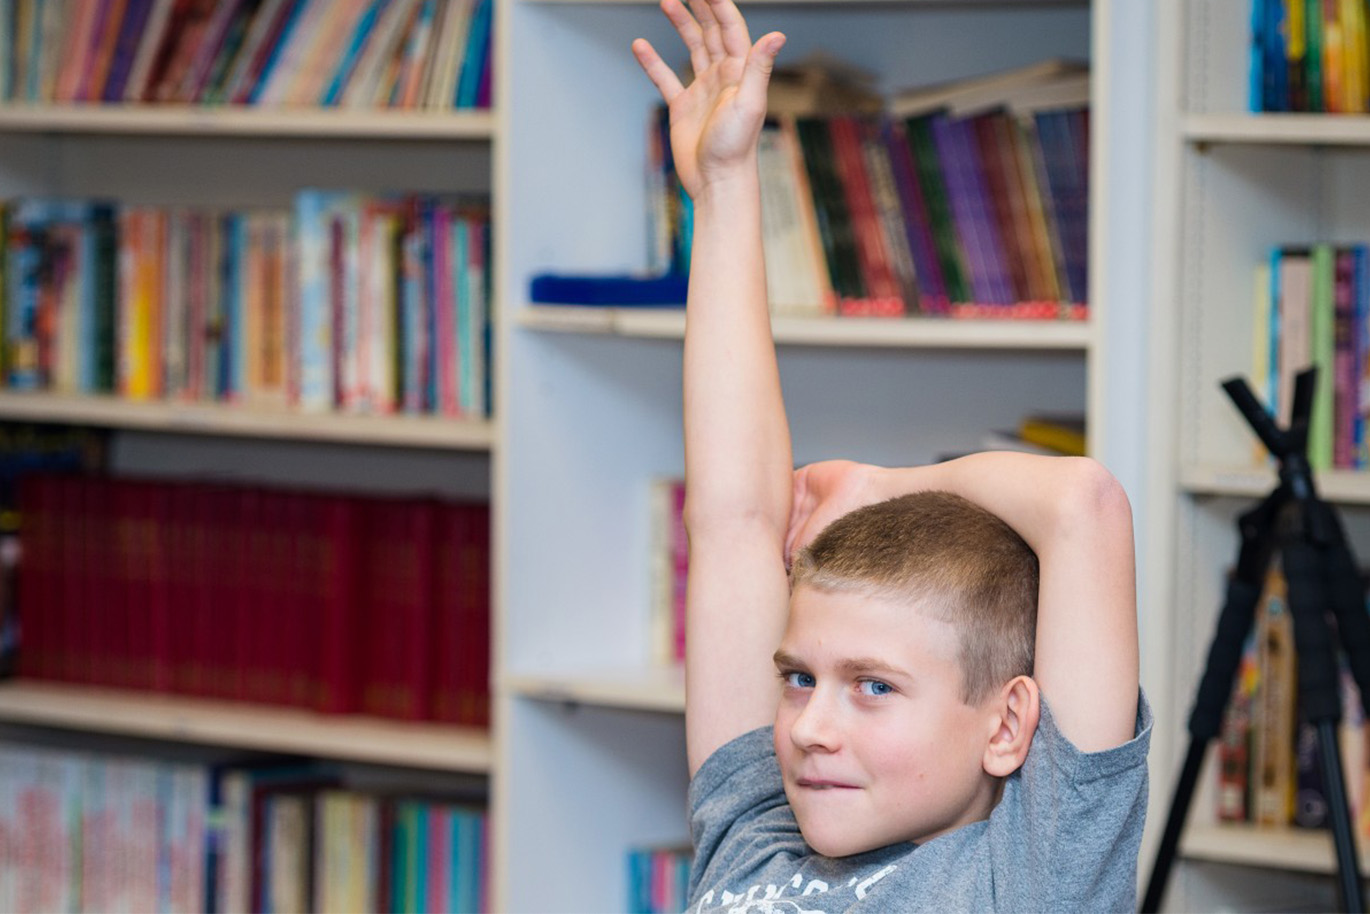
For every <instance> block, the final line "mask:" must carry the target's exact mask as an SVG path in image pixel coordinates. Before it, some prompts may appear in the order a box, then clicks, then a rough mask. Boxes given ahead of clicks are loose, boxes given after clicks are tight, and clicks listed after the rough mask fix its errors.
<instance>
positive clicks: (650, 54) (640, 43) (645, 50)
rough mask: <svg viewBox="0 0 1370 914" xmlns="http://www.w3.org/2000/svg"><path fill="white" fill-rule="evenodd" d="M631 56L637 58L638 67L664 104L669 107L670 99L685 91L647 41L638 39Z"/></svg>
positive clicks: (673, 72)
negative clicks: (654, 87) (658, 93)
mask: <svg viewBox="0 0 1370 914" xmlns="http://www.w3.org/2000/svg"><path fill="white" fill-rule="evenodd" d="M633 56H634V57H636V58H637V62H638V65H639V66H641V67H642V70H643V72H645V73H646V74H647V78H648V79H650V80H651V81H652V85H654V86H656V89H657V91H658V92H660V93H661V98H662V100H663V101H665V102H666V104H668V105H669V104H670V103H671V100H672V99H674V98H675V97H676V96H677V95H679V94H680V93H681V92H683V91H685V87H684V86H682V85H681V84H680V78H679V77H677V76H676V75H675V71H674V70H672V69H671V68H670V67H668V66H667V65H666V61H664V60H662V59H661V55H660V54H658V53H657V52H656V48H654V47H652V45H651V43H650V42H649V41H647V39H645V38H639V39H637V40H636V41H634V42H633Z"/></svg>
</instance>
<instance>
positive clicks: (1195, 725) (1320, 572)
mask: <svg viewBox="0 0 1370 914" xmlns="http://www.w3.org/2000/svg"><path fill="white" fill-rule="evenodd" d="M1316 376H1317V374H1316V369H1314V368H1310V369H1307V370H1306V371H1303V372H1302V373H1300V374H1299V376H1298V378H1297V379H1296V382H1295V386H1294V404H1293V413H1292V416H1293V418H1292V421H1291V422H1290V426H1289V428H1288V429H1287V430H1282V429H1280V428H1279V427H1278V426H1276V425H1275V422H1274V420H1273V419H1271V417H1270V416H1269V414H1267V413H1266V411H1265V410H1264V408H1262V406H1261V404H1260V402H1259V401H1257V399H1256V397H1255V395H1254V394H1252V392H1251V389H1250V388H1249V387H1248V386H1247V384H1246V382H1245V381H1243V380H1242V379H1240V378H1233V379H1231V380H1228V381H1225V382H1224V383H1223V390H1225V391H1226V392H1227V395H1228V396H1229V397H1230V398H1231V399H1232V401H1233V403H1235V404H1236V405H1237V408H1238V409H1239V410H1241V413H1242V415H1243V416H1244V417H1245V419H1246V421H1247V422H1248V423H1249V424H1250V425H1251V427H1252V428H1253V429H1254V430H1255V432H1256V434H1257V436H1258V437H1259V438H1260V439H1261V442H1262V443H1263V444H1264V445H1265V446H1266V448H1268V449H1269V451H1270V453H1271V454H1273V455H1274V457H1275V459H1276V460H1277V461H1278V463H1279V485H1278V486H1277V487H1276V488H1275V490H1274V491H1273V492H1271V493H1270V494H1269V495H1268V496H1267V497H1266V498H1265V500H1264V501H1262V502H1261V503H1260V504H1259V505H1257V506H1256V507H1255V508H1253V509H1251V510H1250V511H1248V512H1246V513H1245V514H1243V515H1241V517H1240V518H1238V528H1239V531H1240V533H1241V551H1240V553H1239V555H1238V558H1237V568H1236V571H1235V572H1234V573H1233V575H1232V577H1231V579H1230V580H1229V581H1228V585H1227V598H1226V602H1225V603H1224V605H1223V608H1222V613H1221V615H1220V616H1219V617H1218V627H1217V631H1216V632H1215V633H1214V635H1213V643H1212V644H1211V645H1210V647H1209V649H1208V661H1207V665H1206V667H1205V669H1204V673H1203V678H1202V679H1201V680H1200V682H1199V689H1198V693H1197V694H1196V695H1195V698H1194V708H1193V710H1192V711H1191V712H1190V715H1189V736H1190V743H1189V754H1188V755H1187V756H1186V757H1185V762H1184V768H1183V769H1182V770H1181V773H1180V779H1179V782H1178V783H1177V784H1176V787H1175V795H1174V797H1173V798H1172V800H1171V806H1170V816H1169V818H1168V819H1167V820H1166V825H1165V832H1164V834H1163V835H1162V837H1161V845H1160V849H1159V850H1158V851H1157V855H1156V862H1155V865H1154V866H1153V868H1152V871H1151V879H1150V881H1149V882H1148V884H1147V890H1146V896H1145V898H1144V900H1143V901H1142V910H1143V911H1156V910H1157V909H1158V908H1159V907H1160V903H1161V896H1162V895H1163V894H1164V893H1165V885H1166V879H1167V878H1168V877H1169V875H1170V865H1171V863H1172V862H1173V861H1174V858H1175V851H1176V848H1177V846H1178V844H1179V840H1180V832H1181V831H1182V830H1183V828H1184V822H1185V816H1186V814H1187V813H1188V811H1189V803H1190V800H1191V798H1192V797H1193V794H1194V784H1195V781H1196V780H1197V778H1198V774H1199V768H1200V766H1201V764H1202V762H1203V758H1204V752H1205V750H1206V749H1207V748H1208V743H1209V742H1210V741H1211V740H1212V739H1213V738H1214V737H1216V736H1217V735H1218V731H1219V728H1220V727H1221V725H1222V718H1223V711H1224V709H1225V708H1226V706H1227V702H1228V699H1229V698H1230V697H1231V695H1232V687H1233V683H1234V681H1235V678H1236V674H1237V667H1238V665H1239V664H1240V662H1241V655H1242V648H1243V645H1244V643H1245V641H1246V635H1247V633H1248V631H1249V630H1250V629H1251V627H1252V625H1253V623H1254V621H1255V610H1256V607H1257V604H1258V603H1259V602H1260V597H1261V592H1262V590H1263V588H1264V585H1265V580H1266V571H1267V569H1268V568H1269V566H1270V562H1271V560H1272V559H1273V558H1274V555H1275V553H1276V552H1277V551H1278V552H1279V554H1280V556H1281V558H1282V559H1283V563H1284V574H1285V579H1286V581H1287V582H1288V589H1289V609H1290V613H1291V615H1292V617H1293V623H1294V645H1295V650H1296V652H1297V656H1298V671H1299V673H1298V689H1299V708H1300V710H1301V711H1302V713H1303V715H1304V718H1305V719H1306V720H1307V721H1308V722H1309V723H1311V724H1313V725H1314V726H1315V727H1316V728H1317V733H1318V748H1319V750H1320V751H1321V755H1322V759H1321V761H1322V770H1321V774H1322V780H1323V788H1324V791H1325V793H1326V799H1327V804H1328V819H1329V824H1330V826H1331V829H1332V837H1333V841H1334V843H1335V845H1336V853H1337V888H1338V896H1339V899H1340V902H1341V906H1342V909H1343V910H1346V911H1363V910H1364V909H1365V901H1364V896H1363V894H1362V886H1361V876H1360V868H1359V863H1358V860H1357V857H1356V839H1355V833H1354V831H1353V830H1352V827H1351V812H1350V809H1349V806H1348V803H1347V796H1346V784H1345V781H1344V779H1343V772H1342V768H1341V754H1340V750H1339V747H1338V741H1337V726H1338V724H1339V722H1340V721H1341V695H1340V692H1339V689H1338V671H1337V657H1336V646H1335V645H1334V643H1333V639H1334V638H1338V639H1339V640H1340V642H1341V648H1342V650H1343V651H1345V653H1346V657H1347V660H1348V662H1349V664H1350V667H1351V672H1352V674H1353V676H1354V677H1355V680H1356V685H1357V686H1358V687H1359V689H1360V693H1361V702H1362V704H1363V705H1367V704H1368V703H1370V617H1367V614H1366V606H1365V597H1364V591H1363V588H1362V587H1361V582H1360V575H1359V572H1358V571H1357V567H1356V561H1355V558H1354V557H1353V556H1352V554H1351V550H1350V547H1349V546H1348V545H1347V543H1346V537H1345V534H1344V532H1343V530H1342V527H1341V520H1340V518H1338V516H1337V513H1336V511H1334V510H1333V509H1332V508H1331V507H1330V506H1329V505H1328V504H1327V503H1326V502H1324V501H1322V500H1321V499H1320V498H1318V495H1317V492H1316V490H1315V489H1314V486H1313V473H1312V470H1311V468H1310V467H1309V465H1308V455H1307V445H1308V417H1309V414H1310V412H1311V410H1312V403H1313V387H1314V382H1315V378H1316ZM1329 614H1330V615H1332V616H1333V617H1334V618H1335V622H1336V629H1335V633H1334V631H1333V629H1332V628H1331V626H1329V624H1328V615H1329Z"/></svg>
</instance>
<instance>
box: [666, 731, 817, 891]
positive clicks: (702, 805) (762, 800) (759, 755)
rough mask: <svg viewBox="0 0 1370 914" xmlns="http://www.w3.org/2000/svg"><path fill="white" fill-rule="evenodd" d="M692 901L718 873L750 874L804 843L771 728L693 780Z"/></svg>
mask: <svg viewBox="0 0 1370 914" xmlns="http://www.w3.org/2000/svg"><path fill="white" fill-rule="evenodd" d="M689 809H690V840H691V842H692V843H693V844H694V864H693V865H692V866H691V867H690V897H691V898H693V897H694V896H695V894H696V892H697V890H698V888H699V886H700V885H701V884H705V885H711V884H713V882H714V881H716V880H715V879H714V874H715V873H735V872H746V871H748V870H749V869H750V868H751V867H752V866H753V865H756V864H758V863H760V862H761V861H762V860H763V859H765V858H771V857H774V856H776V855H777V854H784V853H786V852H787V851H789V852H793V853H794V854H795V856H800V855H802V854H803V852H804V840H803V837H802V836H801V835H800V834H799V826H798V824H797V823H796V822H795V819H794V814H793V813H792V812H791V811H790V807H789V804H788V803H787V802H786V799H785V785H784V783H783V781H782V780H781V777H780V765H779V763H777V761H776V758H775V749H774V747H773V744H772V728H771V727H762V728H760V729H757V730H753V731H751V732H750V733H744V734H743V735H742V736H739V737H737V738H736V739H734V740H732V741H731V742H729V743H727V744H725V745H724V746H722V747H720V748H719V749H718V750H717V751H715V752H714V754H713V755H711V756H709V758H708V759H706V760H705V762H704V764H703V765H701V766H700V768H699V770H698V771H697V772H695V776H694V778H693V779H692V780H691V781H690V792H689Z"/></svg>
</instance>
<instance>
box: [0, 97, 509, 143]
mask: <svg viewBox="0 0 1370 914" xmlns="http://www.w3.org/2000/svg"><path fill="white" fill-rule="evenodd" d="M496 124H497V118H496V116H495V115H494V114H493V113H492V112H490V111H444V112H429V111H424V112H415V111H388V110H375V111H368V110H355V109H342V108H258V107H252V106H246V105H240V106H222V107H213V106H192V105H78V104H70V105H21V104H14V103H8V104H3V105H0V133H4V132H8V133H71V134H120V135H131V134H148V135H155V136H169V135H177V134H189V135H194V136H207V137H216V138H219V137H229V136H244V137H282V138H319V139H327V138H336V139H388V140H393V139H408V140H440V141H452V140H481V141H484V140H489V139H491V138H492V137H493V136H494V135H495V132H496V129H497V128H496Z"/></svg>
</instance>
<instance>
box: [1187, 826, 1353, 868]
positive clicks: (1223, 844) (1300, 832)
mask: <svg viewBox="0 0 1370 914" xmlns="http://www.w3.org/2000/svg"><path fill="white" fill-rule="evenodd" d="M1366 844H1367V842H1365V841H1358V842H1357V847H1356V850H1357V852H1358V853H1359V855H1360V867H1361V871H1362V873H1365V872H1370V854H1367V853H1366ZM1334 850H1335V849H1334V848H1333V846H1332V833H1331V832H1330V831H1325V830H1322V829H1302V828H1269V827H1261V826H1256V825H1245V824H1230V825H1191V826H1189V827H1188V828H1186V829H1185V832H1184V836H1183V837H1182V838H1181V840H1180V854H1181V855H1182V856H1184V857H1187V858H1188V859H1190V860H1205V861H1208V862H1211V863H1235V864H1240V865H1243V866H1259V867H1265V868H1267V869H1279V870H1296V871H1301V872H1309V873H1335V872H1336V870H1337V863H1336V856H1335V854H1334Z"/></svg>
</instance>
